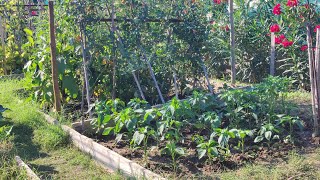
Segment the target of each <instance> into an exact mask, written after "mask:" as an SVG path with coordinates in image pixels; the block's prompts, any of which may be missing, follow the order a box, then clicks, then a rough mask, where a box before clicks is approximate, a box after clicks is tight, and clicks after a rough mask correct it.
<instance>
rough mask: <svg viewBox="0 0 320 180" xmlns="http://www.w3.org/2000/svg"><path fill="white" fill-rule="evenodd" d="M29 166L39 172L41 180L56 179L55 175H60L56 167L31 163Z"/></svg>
mask: <svg viewBox="0 0 320 180" xmlns="http://www.w3.org/2000/svg"><path fill="white" fill-rule="evenodd" d="M29 166H30V167H31V168H32V169H35V170H36V171H37V175H38V176H39V177H40V178H41V179H54V175H55V174H57V173H58V171H56V170H55V169H54V167H52V166H48V165H37V164H32V163H31V164H29Z"/></svg>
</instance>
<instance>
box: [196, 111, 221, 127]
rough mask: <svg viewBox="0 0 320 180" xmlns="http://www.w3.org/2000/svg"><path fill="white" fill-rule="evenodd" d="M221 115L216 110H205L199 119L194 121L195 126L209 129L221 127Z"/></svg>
mask: <svg viewBox="0 0 320 180" xmlns="http://www.w3.org/2000/svg"><path fill="white" fill-rule="evenodd" d="M221 122H222V120H221V117H220V116H219V115H218V114H217V113H216V112H212V111H211V112H210V111H209V112H205V113H204V114H202V115H201V116H200V117H199V120H198V121H196V122H195V123H194V126H195V127H196V128H198V129H208V127H211V130H213V129H215V128H219V127H220V125H221Z"/></svg>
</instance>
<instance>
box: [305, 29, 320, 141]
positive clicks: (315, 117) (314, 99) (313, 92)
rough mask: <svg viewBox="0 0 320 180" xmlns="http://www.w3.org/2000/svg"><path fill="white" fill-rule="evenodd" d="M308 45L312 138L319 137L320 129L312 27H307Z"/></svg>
mask: <svg viewBox="0 0 320 180" xmlns="http://www.w3.org/2000/svg"><path fill="white" fill-rule="evenodd" d="M307 43H308V58H309V76H310V86H311V95H312V98H311V103H312V115H313V126H314V131H313V134H312V136H314V137H315V136H318V135H319V128H318V113H317V106H318V105H317V96H316V94H317V91H316V89H315V88H316V86H315V85H316V83H315V67H314V65H315V64H314V54H313V47H312V37H311V27H310V25H309V24H308V25H307Z"/></svg>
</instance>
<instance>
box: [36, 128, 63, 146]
mask: <svg viewBox="0 0 320 180" xmlns="http://www.w3.org/2000/svg"><path fill="white" fill-rule="evenodd" d="M33 140H34V142H35V143H36V144H39V145H40V146H41V147H42V149H44V150H48V151H49V150H56V149H58V148H59V147H63V146H65V145H67V144H68V142H69V136H68V135H67V133H66V132H64V131H63V130H62V128H61V127H60V126H55V125H47V126H43V127H40V128H39V129H36V130H35V131H34V138H33Z"/></svg>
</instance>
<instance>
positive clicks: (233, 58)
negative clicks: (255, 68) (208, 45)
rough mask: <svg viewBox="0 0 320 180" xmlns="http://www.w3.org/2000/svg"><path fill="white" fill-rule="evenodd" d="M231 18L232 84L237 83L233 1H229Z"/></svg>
mask: <svg viewBox="0 0 320 180" xmlns="http://www.w3.org/2000/svg"><path fill="white" fill-rule="evenodd" d="M229 13H230V14H229V18H230V63H231V84H233V85H234V84H235V83H236V58H235V35H234V18H233V0H229Z"/></svg>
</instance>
